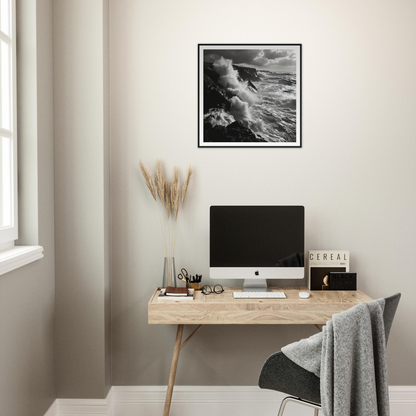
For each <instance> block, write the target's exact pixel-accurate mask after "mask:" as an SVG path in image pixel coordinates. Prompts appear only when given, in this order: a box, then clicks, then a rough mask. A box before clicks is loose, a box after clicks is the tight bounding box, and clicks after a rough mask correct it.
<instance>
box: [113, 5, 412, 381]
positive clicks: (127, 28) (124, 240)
mask: <svg viewBox="0 0 416 416" xmlns="http://www.w3.org/2000/svg"><path fill="white" fill-rule="evenodd" d="M415 19H416V4H415V3H414V2H410V1H407V0H399V1H396V2H392V1H384V0H383V1H379V2H373V1H366V2H363V1H358V0H353V1H349V2H345V1H339V0H336V1H331V2H328V1H324V0H318V1H314V2H311V1H307V0H296V1H267V0H259V1H258V2H256V3H253V2H251V3H247V2H241V1H237V0H233V1H223V0H221V1H220V0H213V1H209V2H207V1H205V2H203V1H194V0H178V1H175V2H172V1H158V2H149V1H146V2H144V1H140V2H139V1H135V0H117V1H111V2H110V32H111V48H110V52H111V53H110V56H111V137H112V147H111V151H112V159H111V169H112V176H111V181H112V182H111V192H112V297H113V300H112V325H113V327H112V347H113V354H112V358H113V364H112V370H113V384H114V385H163V384H166V383H167V380H168V372H169V368H170V361H171V354H172V347H173V342H174V334H175V328H173V327H171V326H150V325H148V324H147V302H148V300H149V297H150V295H151V293H152V292H153V290H154V288H155V287H156V286H157V285H160V284H161V281H162V267H163V256H164V254H163V247H162V239H161V235H160V228H159V224H158V221H159V220H158V216H157V214H156V211H155V209H154V203H153V200H152V199H151V196H150V194H149V192H148V190H147V189H146V187H145V184H144V181H143V179H142V177H141V174H140V172H139V163H138V162H139V158H142V159H143V160H144V162H145V163H146V164H147V165H148V166H151V167H153V166H154V162H155V160H156V158H158V157H160V158H161V159H162V160H163V161H164V162H165V166H166V167H167V168H168V169H169V171H171V170H173V166H174V164H178V166H179V167H180V168H181V169H182V170H181V172H182V175H184V173H185V169H186V168H187V166H188V164H189V162H192V164H193V165H194V167H195V176H194V177H193V178H192V183H191V186H190V190H189V199H188V201H187V203H186V206H185V209H184V215H183V217H182V220H181V223H180V227H179V235H178V243H177V247H176V261H177V266H178V267H183V266H185V267H187V268H188V270H190V271H191V272H192V273H202V274H203V275H204V278H205V280H204V283H210V281H209V280H208V279H207V276H208V256H207V255H208V245H207V243H208V241H207V233H208V226H207V215H208V207H209V206H210V205H211V204H219V203H223V204H245V203H247V204H250V203H256V204H303V205H305V207H306V250H308V249H344V250H350V252H351V259H352V260H351V268H352V270H353V271H356V272H358V278H359V288H360V289H361V290H363V291H364V292H366V293H367V294H369V295H370V296H372V297H374V298H377V297H381V296H386V295H390V294H393V293H395V292H397V291H401V292H402V293H403V297H402V302H401V305H400V308H399V311H398V314H397V319H396V322H395V325H394V326H393V330H392V334H391V338H390V344H389V350H388V355H389V377H390V378H389V382H390V384H392V385H415V384H416V349H415V345H416V342H415V341H416V332H415V331H414V328H413V326H414V324H413V321H414V318H415V316H416V302H414V299H413V295H414V293H415V292H416V279H415V276H414V264H413V258H414V253H415V249H416V241H415V237H414V236H415V234H416V220H415V210H414V207H415V205H416V164H415V163H414V160H415V156H416V140H415V137H416V118H415V117H414V111H415V108H416V77H415V74H416V49H415V48H414V45H415V43H416V32H415V30H414V21H415ZM198 43H302V45H303V74H302V79H303V89H302V96H303V102H302V108H303V118H302V127H303V147H302V148H301V149H268V150H266V149H198V148H197V70H198V67H197V44H198ZM182 177H183V176H182ZM315 331H316V330H315V328H313V327H307V326H299V327H294V326H280V327H270V326H261V327H260V326H240V327H238V326H224V327H222V326H219V327H214V326H211V327H205V328H204V329H203V330H202V331H200V332H199V333H198V335H197V336H196V337H195V338H194V339H193V340H192V342H191V343H189V344H188V345H187V346H186V348H185V349H184V350H183V355H182V356H181V359H180V361H181V362H180V365H179V369H178V373H177V382H178V384H186V385H192V384H197V385H198V384H202V385H255V384H257V377H258V373H259V370H260V368H261V365H262V363H263V361H264V360H265V358H266V357H267V356H268V355H269V354H270V353H272V352H274V351H277V350H279V349H280V348H281V346H283V345H284V344H287V343H289V342H291V341H294V340H298V339H300V338H302V337H306V336H309V335H310V334H312V333H314V332H315ZM241 363H243V364H244V368H243V369H240V368H239V364H241Z"/></svg>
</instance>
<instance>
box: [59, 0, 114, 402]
mask: <svg viewBox="0 0 416 416" xmlns="http://www.w3.org/2000/svg"><path fill="white" fill-rule="evenodd" d="M53 15H54V28H53V30H54V32H53V34H54V110H55V114H54V115H55V117H54V122H55V124H54V134H55V227H56V384H57V396H58V397H60V398H103V397H105V396H106V395H107V393H108V390H109V388H110V386H111V380H110V376H111V375H110V359H111V356H110V341H111V340H110V335H109V334H110V253H109V247H110V245H109V232H110V224H109V117H108V110H109V105H108V73H107V69H106V68H107V67H108V63H107V61H108V52H107V50H108V0H90V1H87V2H86V1H83V0H74V1H72V0H71V1H69V2H68V1H55V2H54V9H53Z"/></svg>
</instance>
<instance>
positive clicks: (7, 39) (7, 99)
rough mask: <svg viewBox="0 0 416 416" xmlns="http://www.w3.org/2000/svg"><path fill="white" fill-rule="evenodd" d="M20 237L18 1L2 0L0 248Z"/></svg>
mask: <svg viewBox="0 0 416 416" xmlns="http://www.w3.org/2000/svg"><path fill="white" fill-rule="evenodd" d="M17 237H18V235H17V143H16V28H15V1H14V0H0V248H5V247H7V246H13V245H14V240H16V239H17Z"/></svg>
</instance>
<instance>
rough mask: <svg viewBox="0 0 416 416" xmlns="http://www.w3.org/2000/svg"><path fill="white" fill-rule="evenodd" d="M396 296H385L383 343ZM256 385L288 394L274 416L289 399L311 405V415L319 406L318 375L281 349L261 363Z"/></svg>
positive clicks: (391, 321) (391, 318)
mask: <svg viewBox="0 0 416 416" xmlns="http://www.w3.org/2000/svg"><path fill="white" fill-rule="evenodd" d="M400 296H401V295H400V293H397V294H395V295H393V296H390V297H388V298H386V299H385V301H386V303H385V307H384V314H383V318H384V331H385V335H386V343H387V340H388V337H389V334H390V329H391V325H392V323H393V318H394V315H395V313H396V309H397V305H398V304H399V300H400ZM259 386H260V388H262V389H270V390H277V391H280V392H282V393H286V394H290V395H291V396H289V397H286V398H285V399H283V401H282V403H281V405H280V409H279V413H278V416H281V415H282V414H283V412H284V409H285V406H286V404H287V403H288V402H289V401H294V402H297V403H301V404H303V405H306V406H309V407H312V408H313V409H315V411H314V415H315V416H317V415H318V412H319V409H320V408H321V405H320V403H321V392H320V378H319V377H317V376H316V375H315V374H313V373H310V372H309V371H307V370H305V369H304V368H302V367H300V366H298V365H297V364H295V363H294V362H293V361H291V360H290V359H289V358H287V357H286V356H285V355H284V354H283V353H282V352H281V351H279V352H277V353H275V354H273V355H271V356H270V357H269V358H268V359H267V360H266V362H265V363H264V365H263V368H262V369H261V372H260V377H259Z"/></svg>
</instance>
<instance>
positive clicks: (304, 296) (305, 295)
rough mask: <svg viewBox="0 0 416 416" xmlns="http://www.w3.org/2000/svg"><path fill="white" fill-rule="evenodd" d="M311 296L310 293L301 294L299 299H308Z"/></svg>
mask: <svg viewBox="0 0 416 416" xmlns="http://www.w3.org/2000/svg"><path fill="white" fill-rule="evenodd" d="M310 295H311V294H310V293H309V292H299V297H300V298H302V299H308V297H309V296H310Z"/></svg>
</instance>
